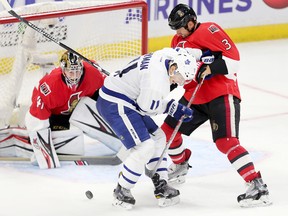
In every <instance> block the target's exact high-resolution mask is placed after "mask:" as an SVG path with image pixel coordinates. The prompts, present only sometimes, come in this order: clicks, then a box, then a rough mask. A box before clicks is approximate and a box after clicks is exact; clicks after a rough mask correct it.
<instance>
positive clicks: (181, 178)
mask: <svg viewBox="0 0 288 216" xmlns="http://www.w3.org/2000/svg"><path fill="white" fill-rule="evenodd" d="M185 181H186V177H185V176H178V177H176V178H172V179H168V182H169V183H170V184H173V185H177V184H183V183H185Z"/></svg>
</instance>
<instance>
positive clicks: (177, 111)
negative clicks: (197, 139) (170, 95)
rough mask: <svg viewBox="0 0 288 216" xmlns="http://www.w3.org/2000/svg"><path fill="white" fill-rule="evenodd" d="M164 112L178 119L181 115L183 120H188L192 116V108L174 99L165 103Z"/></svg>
mask: <svg viewBox="0 0 288 216" xmlns="http://www.w3.org/2000/svg"><path fill="white" fill-rule="evenodd" d="M165 113H168V115H170V116H172V117H174V118H175V119H176V120H179V119H180V118H181V117H182V116H183V115H184V119H183V122H189V121H191V120H192V118H193V110H192V109H190V108H188V107H186V106H184V105H182V104H181V103H177V102H176V101H175V100H173V99H172V100H171V101H169V102H168V104H167V108H166V111H165Z"/></svg>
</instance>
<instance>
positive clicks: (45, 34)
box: [0, 0, 110, 76]
mask: <svg viewBox="0 0 288 216" xmlns="http://www.w3.org/2000/svg"><path fill="white" fill-rule="evenodd" d="M0 1H1V3H2V5H3V6H4V8H5V9H6V10H7V11H8V13H9V14H11V15H12V16H14V17H15V18H17V19H18V20H20V21H21V22H23V23H25V24H26V25H27V26H29V27H31V28H32V29H34V30H35V31H37V32H39V33H40V34H42V35H43V36H44V37H46V38H48V39H49V40H51V41H53V42H54V43H56V44H58V45H59V46H61V47H62V48H64V49H66V50H68V51H69V52H72V53H74V54H75V55H77V56H78V57H79V58H81V59H83V60H84V61H86V62H87V63H88V64H90V65H91V66H93V67H95V68H96V69H98V70H99V71H101V72H102V73H104V74H105V75H107V76H109V75H110V73H109V72H108V71H106V70H104V69H103V68H102V67H100V65H98V64H96V63H95V62H93V61H91V60H89V59H87V58H86V57H85V56H83V55H81V54H80V53H78V52H77V51H75V50H74V49H72V48H70V47H68V46H67V45H65V44H63V43H61V42H60V41H58V40H57V39H55V38H53V37H52V36H51V35H50V34H48V33H47V32H45V31H44V30H43V29H41V28H38V27H37V26H36V25H34V24H33V23H31V22H29V21H28V20H26V19H24V18H23V17H21V16H19V15H18V14H17V13H16V12H15V11H14V10H13V9H12V7H11V6H10V4H9V3H8V2H7V0H0Z"/></svg>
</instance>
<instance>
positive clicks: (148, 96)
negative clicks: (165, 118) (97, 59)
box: [100, 48, 177, 116]
mask: <svg viewBox="0 0 288 216" xmlns="http://www.w3.org/2000/svg"><path fill="white" fill-rule="evenodd" d="M175 55H177V51H176V50H174V49H172V48H164V49H162V50H158V51H156V52H154V53H149V54H146V55H143V56H140V57H139V58H136V59H134V60H133V61H131V62H130V63H129V64H127V65H126V67H124V68H123V69H121V70H119V71H117V72H115V73H113V74H111V75H110V76H109V77H106V79H105V81H104V87H103V88H102V89H101V91H100V96H101V97H102V98H104V99H105V100H109V101H111V102H116V103H120V104H123V105H125V106H128V107H130V108H132V109H136V107H137V109H138V110H140V112H141V113H142V114H145V115H150V116H153V115H157V114H162V113H163V112H164V111H165V110H166V106H167V103H168V101H167V100H165V98H166V97H167V96H168V94H169V92H170V81H169V75H168V68H169V60H171V59H172V57H173V56H175ZM127 98H128V99H127ZM129 99H130V101H129ZM131 101H132V102H131ZM133 102H134V104H133ZM136 104H137V105H136ZM135 105H136V106H135Z"/></svg>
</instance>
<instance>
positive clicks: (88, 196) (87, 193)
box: [85, 190, 93, 199]
mask: <svg viewBox="0 0 288 216" xmlns="http://www.w3.org/2000/svg"><path fill="white" fill-rule="evenodd" d="M85 195H86V197H87V198H88V199H92V198H93V193H92V192H91V191H90V190H88V191H86V192H85Z"/></svg>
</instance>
